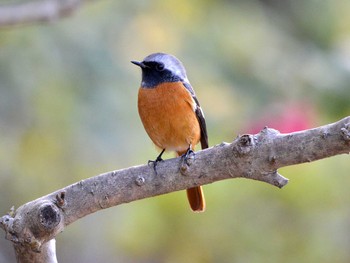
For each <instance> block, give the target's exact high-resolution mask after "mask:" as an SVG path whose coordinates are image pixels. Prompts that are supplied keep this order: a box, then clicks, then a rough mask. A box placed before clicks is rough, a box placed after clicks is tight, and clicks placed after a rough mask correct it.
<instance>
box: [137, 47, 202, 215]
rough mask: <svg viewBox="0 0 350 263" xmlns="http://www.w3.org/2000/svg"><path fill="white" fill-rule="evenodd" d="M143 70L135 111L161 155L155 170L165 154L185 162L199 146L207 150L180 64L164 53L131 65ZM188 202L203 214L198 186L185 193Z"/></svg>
mask: <svg viewBox="0 0 350 263" xmlns="http://www.w3.org/2000/svg"><path fill="white" fill-rule="evenodd" d="M131 62H132V63H133V64H135V65H137V66H139V67H140V68H141V70H142V81H141V87H140V89H139V92H138V111H139V115H140V118H141V121H142V123H143V126H144V128H145V130H146V132H147V134H148V136H149V137H150V138H151V140H152V141H153V143H154V144H155V145H156V146H157V147H158V148H159V149H160V151H161V152H160V154H159V155H158V157H157V158H156V160H155V161H150V162H153V165H154V168H156V165H157V163H158V162H160V161H162V154H163V153H164V151H175V152H176V153H177V156H184V158H187V157H188V155H189V154H190V153H193V150H194V147H195V146H196V144H198V142H199V141H200V142H201V146H202V149H205V148H208V135H207V128H206V123H205V118H204V113H203V111H202V108H201V107H200V105H199V102H198V99H197V97H196V94H195V92H194V90H193V88H192V86H191V84H190V82H189V80H188V78H187V75H186V70H185V68H184V66H183V65H182V63H181V62H180V60H178V59H177V58H176V57H175V56H173V55H169V54H165V53H154V54H151V55H149V56H147V57H146V58H145V59H144V60H143V61H141V62H140V61H131ZM187 198H188V201H189V203H190V206H191V209H192V210H193V211H194V212H203V211H204V210H205V199H204V194H203V189H202V187H201V186H198V187H193V188H189V189H187Z"/></svg>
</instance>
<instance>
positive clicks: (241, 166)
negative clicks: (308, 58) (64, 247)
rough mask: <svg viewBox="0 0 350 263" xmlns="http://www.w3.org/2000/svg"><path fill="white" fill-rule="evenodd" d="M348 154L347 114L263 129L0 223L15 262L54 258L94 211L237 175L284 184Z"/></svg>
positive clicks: (102, 178) (45, 200)
mask: <svg viewBox="0 0 350 263" xmlns="http://www.w3.org/2000/svg"><path fill="white" fill-rule="evenodd" d="M349 152H350V117H347V118H344V119H343V120H340V121H338V122H336V123H333V124H329V125H325V126H322V127H319V128H315V129H311V130H305V131H301V132H295V133H289V134H280V133H279V132H278V131H276V130H274V129H268V128H264V129H263V130H262V131H261V132H260V133H258V134H256V135H242V136H238V137H237V138H236V139H235V140H234V141H233V142H232V143H222V144H220V145H217V146H214V147H212V148H210V149H206V150H203V151H199V152H197V153H196V154H195V155H193V156H192V158H190V159H189V160H188V161H187V162H184V161H183V159H181V158H174V159H169V160H166V161H164V162H161V163H159V165H158V166H157V174H155V172H154V170H153V168H151V167H149V166H147V165H142V166H135V167H131V168H127V169H123V170H118V171H111V172H107V173H104V174H101V175H98V176H95V177H91V178H88V179H86V180H82V181H80V182H78V183H75V184H72V185H70V186H67V187H65V188H63V189H61V190H58V191H56V192H54V193H51V194H49V195H47V196H44V197H41V198H39V199H37V200H34V201H32V202H29V203H27V204H24V205H23V206H21V207H19V208H18V209H17V210H16V211H15V212H14V213H13V215H6V216H3V217H2V218H1V219H0V226H1V227H2V228H3V229H4V230H5V232H6V238H7V239H9V240H11V241H12V242H13V243H14V246H15V250H16V254H17V257H18V262H56V261H55V260H56V256H55V248H54V245H53V243H52V242H53V241H52V240H53V238H54V237H55V236H56V235H57V234H58V233H60V232H61V231H63V229H64V227H66V226H67V225H69V224H71V223H73V222H74V221H76V220H78V219H79V218H81V217H84V216H86V215H88V214H91V213H94V212H96V211H98V210H101V209H105V208H108V207H111V206H116V205H119V204H122V203H128V202H131V201H135V200H138V199H142V198H148V197H152V196H156V195H160V194H165V193H169V192H174V191H179V190H183V189H187V188H190V187H194V186H198V185H204V184H209V183H213V182H215V181H219V180H224V179H229V178H237V177H243V178H248V179H254V180H258V181H262V182H266V183H269V184H272V185H274V186H277V187H279V188H282V187H283V186H284V185H286V184H287V183H288V179H286V178H284V177H283V176H281V175H280V174H279V173H278V172H277V169H278V168H280V167H284V166H288V165H293V164H299V163H304V162H311V161H315V160H319V159H322V158H326V157H330V156H334V155H338V154H343V153H346V154H348V153H349ZM49 241H50V243H48V242H49ZM39 252H40V253H39ZM28 257H30V258H31V260H32V261H30V260H27V259H28ZM33 257H34V260H33ZM48 258H49V259H48Z"/></svg>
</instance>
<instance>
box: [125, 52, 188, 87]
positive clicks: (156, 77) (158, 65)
mask: <svg viewBox="0 0 350 263" xmlns="http://www.w3.org/2000/svg"><path fill="white" fill-rule="evenodd" d="M131 63H133V64H135V65H137V66H139V67H140V68H141V69H142V82H141V86H142V87H144V88H152V87H156V86H157V85H159V84H161V83H164V82H177V81H182V82H184V83H188V84H189V81H188V79H187V76H186V70H185V68H184V66H183V65H182V63H181V61H180V60H178V59H177V58H176V57H174V56H172V55H169V54H165V53H154V54H151V55H149V56H147V57H145V59H144V60H143V61H141V62H139V61H131Z"/></svg>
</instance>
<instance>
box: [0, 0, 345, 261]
mask: <svg viewBox="0 0 350 263" xmlns="http://www.w3.org/2000/svg"><path fill="white" fill-rule="evenodd" d="M8 2H9V1H4V0H3V1H1V2H0V3H2V4H5V3H8ZM349 13H350V1H348V0H322V1H321V0H307V1H304V0H286V1H278V0H264V1H263V0H261V1H258V0H248V1H243V0H242V1H228V0H226V1H225V0H220V1H218V0H215V1H214V0H206V1H199V0H193V1H185V0H168V1H161V0H155V1H146V0H144V1H139V0H129V1H115V0H101V1H92V2H88V3H86V4H84V5H83V6H81V8H80V9H78V10H77V12H75V13H74V14H73V15H72V16H71V17H68V18H65V19H62V20H59V21H55V22H52V23H49V24H42V25H31V26H16V27H12V28H6V29H1V30H0V215H4V214H5V213H7V212H8V211H9V210H10V208H11V206H13V205H14V206H15V207H18V206H20V205H22V204H24V203H26V202H28V201H30V200H33V199H36V198H38V197H40V196H42V195H46V194H48V193H50V192H52V191H55V190H57V189H60V188H62V187H64V186H66V185H69V184H72V183H74V182H76V181H79V180H82V179H85V178H88V177H91V176H94V175H97V174H100V173H102V172H107V171H110V170H114V169H120V168H125V167H129V166H133V165H139V164H144V163H146V162H147V160H149V159H154V158H155V157H156V156H157V154H158V153H157V152H156V150H155V147H154V146H153V145H152V143H151V141H150V139H149V138H148V137H147V135H146V132H145V131H144V129H143V127H142V124H141V121H140V120H139V117H138V113H137V106H136V103H137V91H138V86H139V84H140V79H141V73H140V69H139V68H137V67H135V66H134V65H132V64H131V63H130V60H142V59H143V58H144V57H145V56H146V55H148V54H150V53H153V52H157V51H162V52H167V53H171V54H174V55H176V56H177V57H178V58H179V59H180V60H181V61H182V62H183V63H184V65H185V66H186V68H187V73H188V76H189V79H190V81H191V83H192V85H193V86H194V88H195V90H196V93H197V97H198V98H199V101H200V103H201V105H202V107H203V109H204V112H205V114H206V119H207V125H208V131H209V141H210V145H211V146H212V145H215V144H219V143H221V142H222V141H226V142H231V141H232V140H233V139H234V138H235V137H236V136H237V135H238V134H242V133H255V132H258V131H259V130H261V129H262V128H263V127H264V126H269V127H273V128H275V129H278V130H280V131H281V132H292V131H297V130H302V129H307V128H311V127H316V126H321V125H324V124H327V123H331V122H335V121H337V120H339V119H341V118H343V117H345V116H348V115H349V114H350V16H349ZM172 156H173V155H172V154H168V155H167V156H166V157H169V158H170V157H172ZM349 170H350V162H349V156H336V157H333V158H330V159H325V160H321V161H317V162H314V163H308V164H305V165H298V166H294V167H287V168H283V169H281V170H280V173H281V174H283V175H284V176H286V177H288V178H289V179H290V182H289V184H288V185H287V186H286V187H285V188H283V189H282V190H280V189H277V188H275V187H272V186H270V185H267V184H263V183H261V182H256V181H249V180H245V179H234V180H225V181H222V182H217V183H214V184H211V185H207V186H205V187H204V189H205V193H206V199H207V211H206V212H205V213H203V214H194V213H192V212H191V211H190V209H189V207H188V204H187V200H186V196H185V192H183V191H182V192H177V193H172V194H168V195H164V196H159V197H156V198H151V199H145V200H141V201H137V202H133V203H130V204H125V205H121V206H117V207H114V208H111V209H108V210H104V211H101V212H99V213H96V214H93V215H90V216H87V217H85V218H83V219H81V220H79V221H77V222H75V223H74V224H72V225H70V226H69V227H68V228H66V230H65V231H64V232H63V233H61V234H60V235H59V236H58V237H57V253H58V260H59V262H85V263H90V262H105V263H109V262H141V263H148V262H155V263H158V262H159V263H161V262H166V263H173V262H242V263H245V262H350V250H349V247H350V207H349V205H348V204H349V202H350V194H349V191H348V189H349V184H350V176H349ZM4 236H5V234H4V232H3V231H0V262H10V263H12V262H15V258H14V253H13V251H12V250H13V249H12V246H11V243H10V242H8V241H6V240H5V239H4Z"/></svg>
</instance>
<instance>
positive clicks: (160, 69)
mask: <svg viewBox="0 0 350 263" xmlns="http://www.w3.org/2000/svg"><path fill="white" fill-rule="evenodd" d="M156 70H157V71H163V70H164V64H157V65H156Z"/></svg>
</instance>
